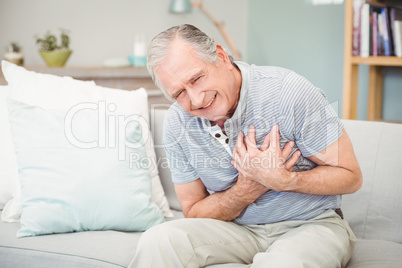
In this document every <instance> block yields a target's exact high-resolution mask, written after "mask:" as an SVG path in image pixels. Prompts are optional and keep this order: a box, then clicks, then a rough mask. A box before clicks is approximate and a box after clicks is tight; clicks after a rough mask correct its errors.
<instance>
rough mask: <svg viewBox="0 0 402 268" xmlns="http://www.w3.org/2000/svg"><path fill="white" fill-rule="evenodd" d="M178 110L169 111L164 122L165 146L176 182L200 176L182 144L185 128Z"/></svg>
mask: <svg viewBox="0 0 402 268" xmlns="http://www.w3.org/2000/svg"><path fill="white" fill-rule="evenodd" d="M176 113H177V111H176V112H173V111H169V112H168V114H167V116H166V118H165V120H164V124H163V146H164V148H165V152H166V156H167V162H168V165H169V168H170V171H171V174H172V181H173V182H174V183H187V182H191V181H194V180H196V179H198V178H199V176H198V174H197V172H196V171H195V169H194V167H193V166H192V165H191V162H190V161H189V159H188V157H187V156H186V153H185V152H186V150H185V149H184V148H183V146H185V145H183V144H181V142H180V141H181V140H182V139H183V135H182V134H180V133H181V131H183V130H184V128H183V127H182V126H181V124H180V121H181V120H180V117H179V116H177V114H176Z"/></svg>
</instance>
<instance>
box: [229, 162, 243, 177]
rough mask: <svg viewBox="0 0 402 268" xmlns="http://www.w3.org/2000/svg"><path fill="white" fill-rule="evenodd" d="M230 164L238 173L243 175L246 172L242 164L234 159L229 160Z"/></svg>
mask: <svg viewBox="0 0 402 268" xmlns="http://www.w3.org/2000/svg"><path fill="white" fill-rule="evenodd" d="M231 163H232V165H233V166H234V167H235V168H236V169H237V171H238V172H239V173H241V174H242V175H243V176H245V175H244V174H245V173H246V172H245V170H244V169H243V167H242V165H241V164H240V163H238V162H237V161H236V160H232V161H231Z"/></svg>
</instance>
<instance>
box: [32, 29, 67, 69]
mask: <svg viewBox="0 0 402 268" xmlns="http://www.w3.org/2000/svg"><path fill="white" fill-rule="evenodd" d="M35 38H36V44H37V45H39V54H40V55H41V56H42V58H43V60H44V61H45V62H46V64H47V66H49V67H62V66H64V65H65V64H66V62H67V60H68V58H69V57H70V55H71V53H72V50H70V47H69V46H70V37H69V35H68V32H67V31H66V30H63V29H61V33H60V40H61V41H60V44H58V42H57V37H56V36H55V35H54V34H52V33H51V32H50V31H48V32H46V34H45V35H44V36H43V37H39V36H37V35H36V36H35Z"/></svg>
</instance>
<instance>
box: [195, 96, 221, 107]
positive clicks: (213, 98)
mask: <svg viewBox="0 0 402 268" xmlns="http://www.w3.org/2000/svg"><path fill="white" fill-rule="evenodd" d="M216 95H217V94H215V96H213V97H212V99H211V100H210V101H209V103H208V104H207V105H205V106H204V107H201V108H199V110H201V109H206V108H208V107H209V106H210V105H211V104H212V102H213V101H214V100H215V98H216Z"/></svg>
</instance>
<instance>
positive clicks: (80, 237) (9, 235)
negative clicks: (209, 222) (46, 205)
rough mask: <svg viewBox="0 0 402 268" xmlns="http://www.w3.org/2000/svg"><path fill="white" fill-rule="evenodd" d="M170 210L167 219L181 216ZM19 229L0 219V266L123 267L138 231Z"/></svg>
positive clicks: (135, 243) (41, 267)
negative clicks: (28, 232)
mask: <svg viewBox="0 0 402 268" xmlns="http://www.w3.org/2000/svg"><path fill="white" fill-rule="evenodd" d="M172 212H173V214H174V215H175V216H174V217H173V218H169V219H168V220H173V219H180V218H183V217H184V216H183V213H182V212H180V211H174V210H173V211H172ZM0 213H1V212H0ZM0 218H1V214H0ZM19 228H20V224H19V223H5V222H3V221H0V237H1V239H0V260H1V265H0V267H16V266H17V267H33V266H32V264H35V265H34V267H35V268H48V267H54V268H64V267H65V268H71V267H93V268H95V267H99V268H102V267H108V268H112V267H127V266H128V265H129V263H130V262H131V260H132V258H133V257H134V254H135V251H136V248H137V243H138V240H139V239H140V236H141V234H142V232H117V231H95V232H77V233H65V234H53V235H43V236H36V237H25V238H17V237H16V233H17V231H18V229H19Z"/></svg>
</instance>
